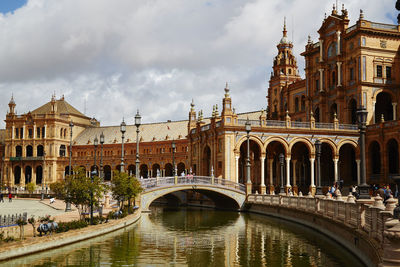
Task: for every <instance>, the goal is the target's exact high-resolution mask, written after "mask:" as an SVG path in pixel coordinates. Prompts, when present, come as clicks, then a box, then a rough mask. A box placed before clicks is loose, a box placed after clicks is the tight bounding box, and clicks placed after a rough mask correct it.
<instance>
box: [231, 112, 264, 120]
mask: <svg viewBox="0 0 400 267" xmlns="http://www.w3.org/2000/svg"><path fill="white" fill-rule="evenodd" d="M264 114H265V115H267V113H266V112H265V111H264ZM237 115H238V119H239V120H246V119H247V117H248V118H249V120H259V119H260V116H261V110H259V111H252V112H245V113H238V114H237Z"/></svg>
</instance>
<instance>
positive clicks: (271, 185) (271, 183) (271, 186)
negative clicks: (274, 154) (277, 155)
mask: <svg viewBox="0 0 400 267" xmlns="http://www.w3.org/2000/svg"><path fill="white" fill-rule="evenodd" d="M273 164H274V159H268V166H269V168H268V169H269V193H270V194H273V192H275V186H274V178H273V175H274V170H273V167H274V166H273Z"/></svg>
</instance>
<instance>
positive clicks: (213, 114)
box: [211, 105, 215, 118]
mask: <svg viewBox="0 0 400 267" xmlns="http://www.w3.org/2000/svg"><path fill="white" fill-rule="evenodd" d="M211 117H213V118H214V117H215V105H213V111H212V114H211Z"/></svg>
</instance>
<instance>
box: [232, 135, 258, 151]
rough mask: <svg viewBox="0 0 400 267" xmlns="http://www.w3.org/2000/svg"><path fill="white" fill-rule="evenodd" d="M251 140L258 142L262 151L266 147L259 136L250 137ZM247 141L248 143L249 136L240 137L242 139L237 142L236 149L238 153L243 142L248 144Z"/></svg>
mask: <svg viewBox="0 0 400 267" xmlns="http://www.w3.org/2000/svg"><path fill="white" fill-rule="evenodd" d="M249 139H250V141H254V142H256V143H257V144H258V145H259V146H260V148H261V149H262V148H263V147H264V145H263V142H262V141H261V139H260V138H259V137H258V136H254V135H250V136H249ZM246 141H247V135H244V136H242V137H240V139H239V140H238V141H237V142H236V145H235V149H236V150H237V151H239V150H240V147H241V146H242V144H243V142H246Z"/></svg>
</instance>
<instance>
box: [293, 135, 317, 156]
mask: <svg viewBox="0 0 400 267" xmlns="http://www.w3.org/2000/svg"><path fill="white" fill-rule="evenodd" d="M299 142H301V143H304V144H305V145H306V146H307V148H308V152H309V153H310V155H312V154H314V144H313V143H311V141H310V140H308V139H307V138H304V137H295V138H293V139H292V140H291V141H290V143H289V151H290V154H292V152H291V151H292V148H293V146H294V145H295V144H296V143H299Z"/></svg>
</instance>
